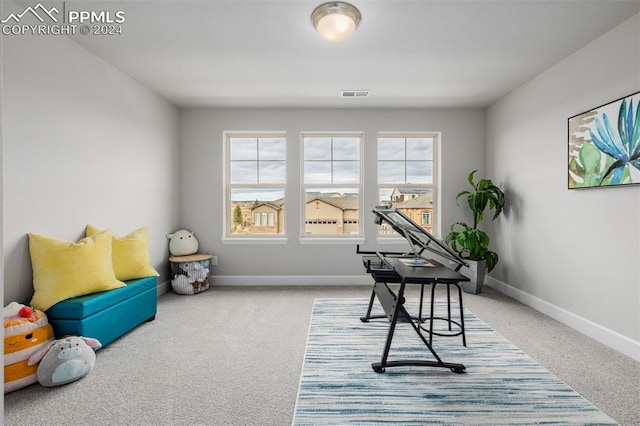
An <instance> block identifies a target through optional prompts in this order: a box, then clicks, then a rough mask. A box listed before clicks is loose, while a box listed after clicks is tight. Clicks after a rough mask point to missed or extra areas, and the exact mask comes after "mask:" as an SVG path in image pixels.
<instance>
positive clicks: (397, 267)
mask: <svg viewBox="0 0 640 426" xmlns="http://www.w3.org/2000/svg"><path fill="white" fill-rule="evenodd" d="M401 257H404V256H396V255H388V254H382V253H376V255H375V256H365V257H363V263H364V264H365V267H366V268H367V272H369V273H370V274H371V276H372V277H373V278H374V282H375V283H374V288H373V291H372V294H371V300H370V303H369V308H368V311H367V314H366V315H365V316H364V317H362V318H360V320H361V321H363V322H367V321H368V320H369V319H371V318H380V317H379V316H377V317H373V316H371V307H372V305H373V302H374V299H375V297H376V296H377V297H378V300H379V301H380V304H381V305H382V307H383V309H384V311H385V314H386V315H385V316H386V317H387V318H388V319H389V321H390V325H389V333H388V335H387V341H386V344H385V348H384V352H383V353H382V360H381V361H380V362H375V363H373V364H372V365H371V366H372V367H373V370H374V371H375V372H377V373H383V372H384V371H385V369H386V368H389V367H398V366H414V365H415V366H426V367H442V368H448V369H450V370H451V371H453V372H454V373H462V372H464V370H465V366H464V365H463V364H457V363H449V362H444V361H442V359H441V358H440V357H439V356H438V354H437V353H436V351H435V350H434V349H433V346H432V337H433V334H434V332H433V320H434V316H433V309H434V299H435V288H436V286H437V285H438V284H446V285H447V297H449V286H451V285H454V286H455V287H456V288H457V289H458V297H459V302H460V323H459V324H458V323H455V324H457V325H459V326H460V327H461V332H460V333H456V334H455V335H457V334H462V337H463V344H464V345H465V346H466V339H465V335H464V314H463V311H462V309H463V308H462V289H461V288H460V285H459V283H460V282H462V281H469V278H467V277H465V276H464V275H462V274H460V273H458V272H456V271H454V270H452V269H449V268H447V267H446V266H444V265H442V264H441V263H439V262H437V261H435V260H431V259H429V260H428V261H429V262H430V263H431V264H433V265H435V266H434V267H428V266H407V265H405V264H404V263H403V262H402V261H401V260H400V258H401ZM388 283H399V284H400V287H399V289H398V292H397V294H396V293H394V292H393V290H391V288H389V286H388V285H387V284H388ZM407 284H419V285H422V289H421V294H420V313H419V315H418V316H417V317H416V316H412V315H410V314H409V312H407V310H406V309H405V306H404V305H405V296H404V293H405V289H406V286H407ZM426 284H431V315H430V316H429V321H430V326H429V330H427V332H428V333H429V338H428V339H427V338H426V337H425V336H424V335H423V333H422V331H423V330H424V329H423V328H422V322H423V318H422V302H423V300H422V298H423V291H424V285H426ZM448 306H449V318H448V321H449V326H451V322H452V321H451V312H450V305H448ZM398 322H402V323H409V324H411V326H412V327H413V329H414V330H415V332H416V333H417V334H418V336H419V337H420V339H421V340H422V342H423V343H424V345H425V346H426V347H427V349H429V351H430V352H431V354H432V355H433V357H434V359H435V360H434V361H427V360H398V361H389V360H388V358H389V349H390V348H391V342H392V341H393V334H394V332H395V329H396V325H397V324H398Z"/></svg>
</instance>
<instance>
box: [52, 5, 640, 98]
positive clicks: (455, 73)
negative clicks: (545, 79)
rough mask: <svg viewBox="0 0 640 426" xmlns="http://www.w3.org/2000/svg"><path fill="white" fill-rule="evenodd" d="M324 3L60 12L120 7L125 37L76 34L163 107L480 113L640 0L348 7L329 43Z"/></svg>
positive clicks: (610, 24) (638, 7)
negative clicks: (360, 93)
mask: <svg viewBox="0 0 640 426" xmlns="http://www.w3.org/2000/svg"><path fill="white" fill-rule="evenodd" d="M322 2H323V0H317V1H314V0H208V1H202V0H200V1H194V0H182V1H176V0H146V1H109V0H104V1H91V2H89V1H73V0H71V1H69V0H68V1H66V5H65V7H66V8H67V10H73V9H74V8H75V9H76V10H78V9H80V10H81V9H84V10H108V11H112V12H115V11H118V10H122V11H124V12H125V16H126V21H125V22H124V23H123V24H122V30H123V34H122V35H113V36H95V35H94V36H90V35H87V36H83V35H79V34H78V35H75V36H74V39H75V40H76V41H77V42H78V43H79V44H81V45H82V46H84V47H85V48H86V49H88V50H90V51H91V52H93V53H94V54H96V55H97V56H99V57H102V58H104V59H105V60H106V61H107V62H109V63H110V64H112V65H113V66H115V67H116V68H118V69H120V70H121V71H123V72H124V73H126V74H128V75H129V76H131V77H133V78H134V79H136V80H138V81H139V82H141V83H142V84H144V85H145V86H147V87H149V88H151V89H152V90H153V91H155V92H157V93H158V94H160V95H161V96H163V97H164V98H166V99H167V100H169V101H171V102H173V103H175V104H176V105H180V106H242V107H245V106H259V107H351V106H357V107H435V106H437V107H478V106H480V107H483V106H487V105H490V104H491V103H493V102H494V101H496V100H497V99H499V98H500V97H502V96H504V95H505V94H507V93H509V92H510V91H512V90H513V89H515V88H517V87H518V86H520V85H522V84H523V83H525V82H526V81H528V80H530V79H531V78H533V77H535V76H536V75H538V74H540V73H541V72H543V71H544V70H545V69H547V68H549V67H551V66H552V65H554V64H555V63H557V62H559V61H560V60H562V59H563V58H565V57H567V56H568V55H570V54H571V53H573V52H575V51H577V50H579V49H580V48H582V47H584V46H585V45H587V44H588V43H590V42H591V41H593V40H595V39H596V38H598V37H600V36H601V35H603V34H604V33H606V32H607V31H609V30H611V29H612V28H614V27H616V26H617V25H619V24H620V23H622V22H624V21H625V20H627V19H629V18H630V17H632V16H633V15H635V14H636V13H638V12H639V11H640V0H630V1H623V0H424V1H417V0H413V1H408V0H387V1H379V0H352V3H353V4H354V5H355V6H356V7H357V8H358V9H359V10H360V11H361V13H362V22H361V24H360V27H359V28H358V30H357V31H356V33H355V35H354V36H353V37H352V38H351V39H349V40H347V41H345V42H343V43H331V42H327V41H324V40H322V39H321V38H320V37H319V36H318V35H317V34H316V33H315V30H314V29H313V27H312V25H311V22H310V16H311V12H312V11H313V9H314V8H315V7H316V6H318V5H319V4H320V3H322ZM638 36H639V37H640V29H639V33H638ZM639 56H640V53H639ZM593 59H594V61H598V60H601V59H600V58H593ZM612 66H614V65H613V64H612ZM343 89H367V90H371V96H370V97H369V98H368V99H341V98H340V97H339V94H340V90H343Z"/></svg>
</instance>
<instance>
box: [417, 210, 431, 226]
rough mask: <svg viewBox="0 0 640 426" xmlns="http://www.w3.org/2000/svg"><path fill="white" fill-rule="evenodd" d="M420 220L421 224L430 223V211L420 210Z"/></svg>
mask: <svg viewBox="0 0 640 426" xmlns="http://www.w3.org/2000/svg"><path fill="white" fill-rule="evenodd" d="M421 217H422V221H420V224H421V225H425V226H426V225H431V212H430V211H426V212H422V216H421Z"/></svg>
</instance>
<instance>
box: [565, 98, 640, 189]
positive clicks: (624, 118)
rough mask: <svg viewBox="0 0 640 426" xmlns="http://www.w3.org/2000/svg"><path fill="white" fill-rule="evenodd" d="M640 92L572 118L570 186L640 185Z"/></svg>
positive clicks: (571, 187) (570, 127) (570, 126)
mask: <svg viewBox="0 0 640 426" xmlns="http://www.w3.org/2000/svg"><path fill="white" fill-rule="evenodd" d="M639 104H640V92H636V93H633V94H631V95H628V96H625V97H624V98H620V99H617V100H615V101H612V102H609V103H607V104H604V105H601V106H599V107H597V108H594V109H591V110H589V111H585V112H583V113H581V114H578V115H576V116H573V117H571V118H569V126H568V127H569V189H573V188H594V187H610V186H620V185H633V184H640V108H638V107H639V106H640V105H639Z"/></svg>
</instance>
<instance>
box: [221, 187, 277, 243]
mask: <svg viewBox="0 0 640 426" xmlns="http://www.w3.org/2000/svg"><path fill="white" fill-rule="evenodd" d="M230 207H231V212H230V215H231V216H230V217H231V221H230V225H231V234H233V235H241V234H281V233H284V190H283V189H279V188H273V189H272V188H232V189H231V206H230ZM271 215H273V217H271Z"/></svg>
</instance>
